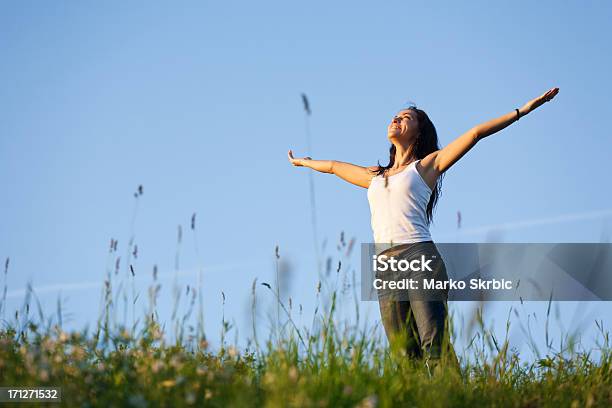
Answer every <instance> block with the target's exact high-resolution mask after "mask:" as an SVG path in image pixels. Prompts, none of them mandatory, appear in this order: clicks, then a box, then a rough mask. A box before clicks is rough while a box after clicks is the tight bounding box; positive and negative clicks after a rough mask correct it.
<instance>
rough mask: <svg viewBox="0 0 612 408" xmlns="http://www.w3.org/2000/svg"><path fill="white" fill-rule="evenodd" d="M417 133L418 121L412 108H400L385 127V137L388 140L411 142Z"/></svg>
mask: <svg viewBox="0 0 612 408" xmlns="http://www.w3.org/2000/svg"><path fill="white" fill-rule="evenodd" d="M418 133H419V122H418V119H417V115H416V112H415V111H414V110H413V109H404V110H401V111H399V112H398V113H397V115H395V116H394V117H393V119H392V120H391V123H390V124H389V127H388V128H387V138H388V139H389V140H390V141H394V140H395V141H398V142H402V143H410V142H412V141H413V140H414V139H415V138H416V136H417V135H418Z"/></svg>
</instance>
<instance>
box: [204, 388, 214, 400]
mask: <svg viewBox="0 0 612 408" xmlns="http://www.w3.org/2000/svg"><path fill="white" fill-rule="evenodd" d="M212 397H213V393H212V391H211V390H206V391H204V399H207V400H209V399H211V398H212Z"/></svg>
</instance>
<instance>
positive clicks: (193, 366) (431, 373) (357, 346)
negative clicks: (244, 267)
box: [0, 292, 612, 407]
mask: <svg viewBox="0 0 612 408" xmlns="http://www.w3.org/2000/svg"><path fill="white" fill-rule="evenodd" d="M335 298H336V292H333V293H332V296H331V300H332V301H331V304H330V306H329V308H328V310H327V311H326V313H322V314H315V316H314V318H313V321H314V324H313V328H312V330H307V329H302V330H300V329H298V328H297V326H293V325H292V323H291V321H290V320H288V319H285V321H286V325H285V326H284V330H282V332H281V334H278V335H276V334H274V333H271V335H270V338H269V339H268V340H267V341H266V342H265V344H262V345H260V346H255V343H251V344H252V345H253V348H252V349H251V350H242V351H239V350H238V349H237V348H236V347H234V346H225V345H224V346H223V347H222V348H221V349H220V350H217V351H214V352H213V351H211V350H209V349H208V344H207V341H206V340H205V339H204V337H203V336H198V335H195V336H188V337H186V338H185V339H176V340H174V341H173V342H169V341H167V340H166V339H165V333H164V332H163V329H162V327H160V323H159V322H158V321H156V320H155V315H156V314H155V313H152V314H150V315H148V316H146V317H145V320H144V323H143V324H141V325H137V326H132V328H126V327H123V326H121V325H116V326H112V328H111V327H109V325H107V324H105V323H104V322H105V321H107V319H106V317H107V316H106V314H107V313H110V311H109V310H108V308H105V309H104V310H105V312H104V314H103V315H102V316H101V318H100V322H99V324H98V325H97V327H96V329H95V330H94V331H92V332H87V331H86V330H83V331H81V332H71V333H66V332H64V331H62V330H61V328H60V326H59V324H58V323H57V322H55V323H54V322H53V319H47V320H46V321H45V319H44V316H43V315H42V312H40V311H39V317H38V319H33V318H30V317H26V316H27V314H28V313H29V306H28V307H27V310H25V311H22V314H23V313H24V312H25V313H26V316H21V317H20V316H19V313H18V312H17V313H16V316H15V321H14V322H11V323H9V322H5V328H4V329H3V330H2V331H0V385H2V386H60V387H62V394H63V402H64V404H66V405H68V406H104V407H107V406H143V407H144V406H173V407H179V406H193V405H196V406H200V405H206V406H240V407H242V406H271V407H277V406H296V407H303V406H315V407H337V406H351V407H352V406H360V407H374V406H379V407H391V406H424V407H443V406H466V407H471V406H517V407H518V406H521V407H522V406H528V407H531V406H551V407H560V406H576V407H583V406H610V405H611V404H612V358H611V353H610V350H609V348H608V338H607V333H606V334H604V333H603V332H602V337H603V340H604V341H603V342H602V347H601V348H600V350H599V351H600V353H599V356H600V357H599V358H598V360H597V361H593V360H592V358H591V357H590V356H589V354H588V353H585V352H578V351H574V350H572V348H571V347H570V348H568V349H566V350H564V351H563V353H552V354H550V355H548V356H546V357H544V358H540V359H539V360H538V361H537V362H535V363H532V364H526V363H521V361H520V360H519V357H518V355H517V354H516V353H513V352H511V351H510V350H509V347H508V342H507V340H506V341H504V342H500V341H499V340H497V339H495V337H493V336H492V333H490V332H489V331H487V330H486V329H485V328H484V326H483V325H480V328H479V329H478V331H477V335H476V336H475V341H474V342H472V344H471V345H470V347H471V348H472V355H473V357H474V358H473V359H472V361H467V360H465V359H464V358H462V365H461V368H460V369H459V370H457V369H454V368H453V367H452V365H450V364H447V363H445V362H444V361H441V362H440V363H439V364H437V365H436V364H433V363H432V362H428V364H425V362H424V361H423V360H418V361H414V360H410V359H407V358H406V357H405V356H404V355H403V354H402V352H401V351H398V350H401V349H399V348H397V347H396V345H395V344H394V345H393V347H391V349H389V348H386V347H384V346H383V342H382V339H381V338H380V337H377V336H375V335H373V334H372V333H371V332H366V331H363V330H361V331H360V330H358V329H357V326H356V325H350V324H349V323H348V322H342V323H341V324H340V323H338V322H335V317H334V309H335ZM280 306H281V310H285V311H286V313H285V316H286V317H287V316H288V315H289V314H290V312H291V311H290V310H287V309H286V308H285V306H284V305H282V304H280ZM34 320H37V321H36V322H34ZM55 320H57V319H55ZM138 327H140V328H138Z"/></svg>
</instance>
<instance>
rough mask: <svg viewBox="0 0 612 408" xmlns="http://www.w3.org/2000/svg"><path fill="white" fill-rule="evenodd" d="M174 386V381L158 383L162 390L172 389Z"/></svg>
mask: <svg viewBox="0 0 612 408" xmlns="http://www.w3.org/2000/svg"><path fill="white" fill-rule="evenodd" d="M175 384H176V381H174V380H164V381H162V382H161V383H160V385H161V386H162V387H164V388H170V387H174V385H175Z"/></svg>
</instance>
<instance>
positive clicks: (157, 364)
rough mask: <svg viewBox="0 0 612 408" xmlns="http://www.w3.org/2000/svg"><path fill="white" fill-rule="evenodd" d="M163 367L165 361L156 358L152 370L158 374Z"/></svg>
mask: <svg viewBox="0 0 612 408" xmlns="http://www.w3.org/2000/svg"><path fill="white" fill-rule="evenodd" d="M163 367H164V363H162V362H161V361H159V360H155V361H154V362H153V364H151V371H153V373H154V374H157V373H158V372H159V371H160V370H161V369H162V368H163Z"/></svg>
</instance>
